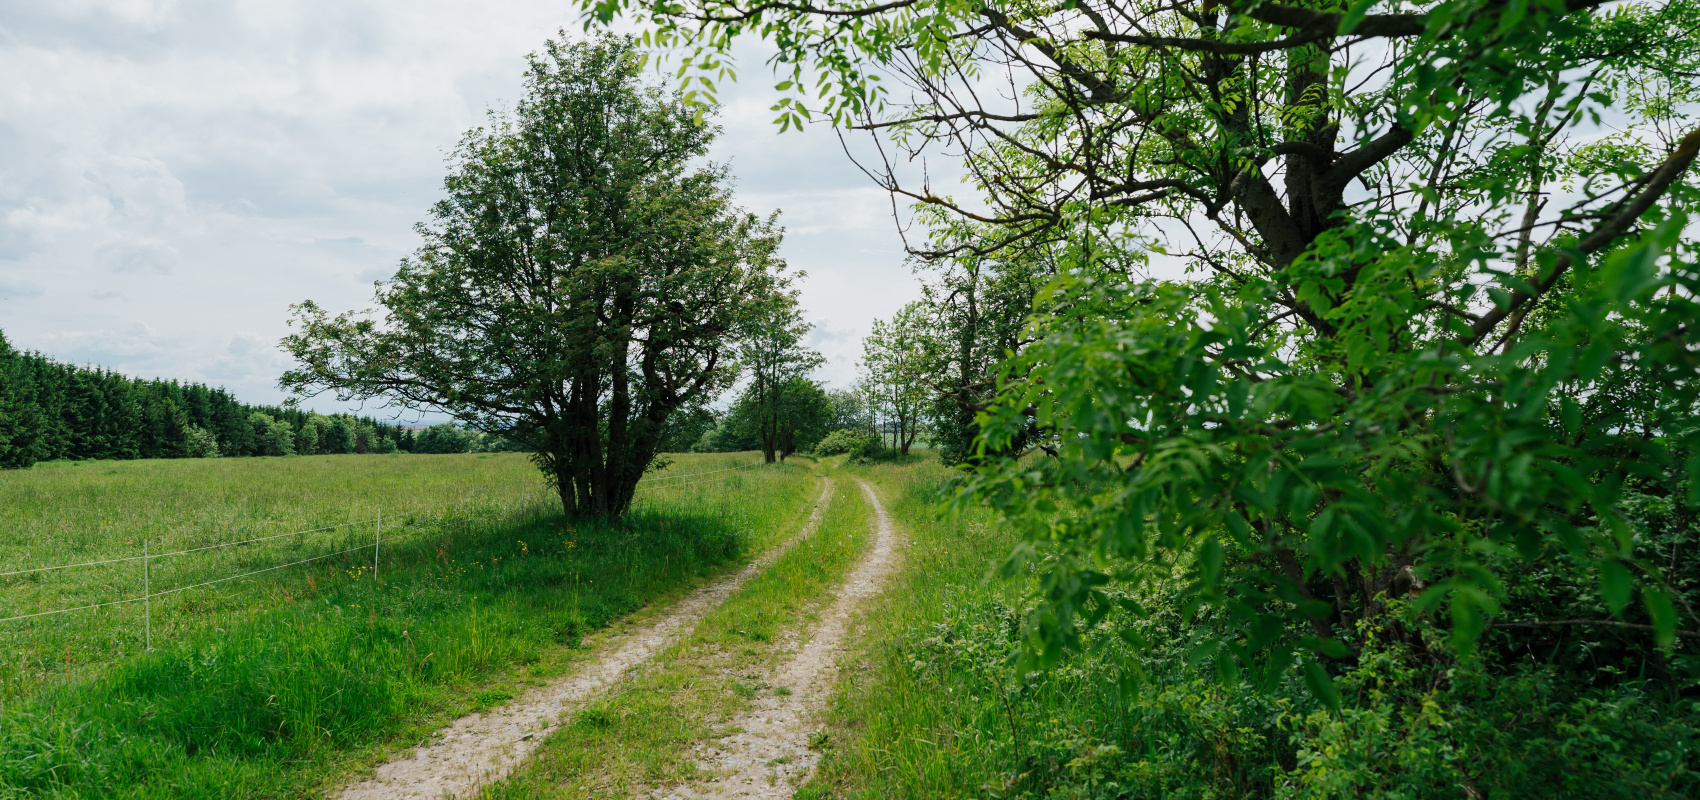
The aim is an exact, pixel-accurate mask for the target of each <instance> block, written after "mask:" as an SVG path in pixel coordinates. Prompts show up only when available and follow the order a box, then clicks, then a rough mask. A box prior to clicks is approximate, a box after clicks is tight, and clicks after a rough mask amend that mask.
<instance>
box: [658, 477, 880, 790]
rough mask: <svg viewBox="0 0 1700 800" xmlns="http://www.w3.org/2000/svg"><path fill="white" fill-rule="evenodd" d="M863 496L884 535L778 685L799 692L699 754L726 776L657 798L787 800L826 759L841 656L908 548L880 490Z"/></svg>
mask: <svg viewBox="0 0 1700 800" xmlns="http://www.w3.org/2000/svg"><path fill="white" fill-rule="evenodd" d="M856 482H857V483H859V484H861V486H862V493H863V494H866V495H867V497H868V504H869V505H871V506H872V507H873V509H874V518H875V520H876V524H877V526H878V527H877V529H876V533H875V539H874V547H873V550H872V552H870V553H869V554H868V556H867V557H866V558H865V559H863V560H862V563H860V564H858V565H857V566H856V569H855V571H854V572H851V573H850V576H849V577H848V578H847V579H845V581H844V585H843V587H842V588H841V589H840V590H839V592H838V597H837V598H836V599H835V600H834V601H833V603H832V606H831V607H830V608H828V609H827V610H826V612H825V613H824V614H822V615H821V619H820V622H818V623H816V625H815V627H814V629H813V630H811V631H810V632H809V636H808V642H807V644H804V645H803V647H802V649H801V650H799V651H797V654H796V655H795V656H792V658H791V660H790V661H788V662H786V663H785V664H784V665H783V666H781V667H780V668H779V670H778V672H777V673H776V674H775V675H774V677H773V679H772V683H773V685H774V686H777V687H784V688H786V689H790V690H791V694H790V695H787V696H779V695H764V696H762V697H760V698H758V699H757V700H756V701H755V707H754V708H751V709H750V710H749V711H748V712H746V713H744V714H743V715H741V716H739V717H738V718H737V719H735V720H733V721H732V722H730V723H728V725H727V729H728V730H732V731H737V732H736V733H733V734H732V735H730V736H726V737H724V738H722V739H720V740H719V741H718V742H716V743H715V744H713V745H711V746H707V747H704V748H702V749H701V750H700V751H699V753H698V762H697V763H698V766H699V767H700V768H702V769H704V770H707V771H710V772H713V773H715V774H717V775H718V777H716V778H715V779H714V780H712V781H709V782H707V783H704V784H698V785H695V786H677V787H673V788H672V789H670V790H663V791H657V792H654V793H653V796H657V797H662V798H729V797H737V798H755V799H756V800H784V798H789V797H791V796H792V795H793V794H795V793H796V791H797V785H799V784H801V783H802V782H803V781H804V780H805V779H807V778H808V776H809V773H810V772H812V771H813V770H814V768H815V764H816V762H818V761H819V760H820V753H819V752H817V751H816V750H813V749H810V747H809V739H810V737H811V736H812V735H813V732H814V730H815V728H814V724H815V718H816V717H817V715H818V714H819V712H820V711H821V710H822V709H823V708H825V707H826V701H827V698H828V697H829V696H830V695H831V692H832V687H833V684H834V683H836V682H837V678H838V666H839V665H838V660H839V655H840V654H841V653H842V652H843V651H844V648H845V644H846V640H848V639H849V638H850V633H851V623H852V621H853V618H854V617H855V616H856V613H857V610H858V609H860V608H861V607H862V605H863V604H864V603H865V602H866V601H868V600H869V599H871V598H872V597H874V596H875V595H877V594H879V593H880V592H881V591H882V590H884V588H885V584H886V583H887V581H888V580H889V578H890V577H891V575H892V573H893V572H895V571H896V568H897V554H896V551H897V549H898V548H899V546H900V543H899V542H898V541H897V535H896V533H894V532H893V530H892V525H891V518H890V517H889V516H887V515H886V512H885V507H884V506H882V505H880V501H879V496H878V495H876V494H875V493H874V489H873V487H872V486H869V485H868V482H867V481H864V480H862V479H860V478H857V479H856Z"/></svg>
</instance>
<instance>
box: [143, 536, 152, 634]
mask: <svg viewBox="0 0 1700 800" xmlns="http://www.w3.org/2000/svg"><path fill="white" fill-rule="evenodd" d="M149 572H150V570H149V569H148V537H146V536H143V537H142V624H143V626H144V628H145V630H146V634H145V635H146V637H147V649H149V650H152V649H153V581H152V576H151V575H150V574H149Z"/></svg>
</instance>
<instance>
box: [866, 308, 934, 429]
mask: <svg viewBox="0 0 1700 800" xmlns="http://www.w3.org/2000/svg"><path fill="white" fill-rule="evenodd" d="M926 323H927V319H926V316H925V309H924V307H923V306H921V304H919V303H911V304H909V305H907V306H904V307H903V308H902V309H901V310H899V311H898V312H897V313H896V314H894V315H893V316H892V318H891V320H890V321H889V322H887V321H885V320H877V319H876V320H874V325H873V331H872V332H871V333H869V334H868V336H867V338H865V339H863V340H862V370H863V372H864V374H865V375H866V376H867V378H866V383H867V385H868V386H869V387H870V389H871V391H873V392H874V393H876V394H877V396H878V397H879V398H880V407H881V408H882V409H884V410H885V411H886V412H887V414H888V416H887V419H888V420H889V422H890V424H891V426H892V443H891V446H892V449H893V450H896V451H897V452H899V453H901V454H903V455H908V454H909V446H910V445H912V444H914V443H915V439H916V437H917V436H919V435H920V431H921V427H920V416H921V409H922V407H923V406H924V405H925V403H926V400H927V396H928V394H929V392H928V387H927V385H926V383H925V380H926V365H927V362H928V360H929V359H928V354H927V352H926V346H927V344H928V337H927V333H926V331H925V330H924V326H925V324H926Z"/></svg>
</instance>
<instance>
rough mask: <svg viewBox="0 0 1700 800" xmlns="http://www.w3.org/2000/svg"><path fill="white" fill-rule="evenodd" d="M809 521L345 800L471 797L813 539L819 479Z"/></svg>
mask: <svg viewBox="0 0 1700 800" xmlns="http://www.w3.org/2000/svg"><path fill="white" fill-rule="evenodd" d="M822 484H823V485H822V487H821V493H820V496H819V497H818V498H817V499H816V500H815V504H814V510H813V512H812V513H811V514H810V516H809V521H808V522H807V524H805V525H804V526H803V528H802V529H801V530H800V531H799V532H798V533H797V535H795V536H792V537H790V538H789V539H787V540H786V541H785V542H784V543H783V544H781V545H780V546H778V547H776V548H773V549H772V550H770V551H768V552H767V553H766V554H764V555H763V556H762V557H761V558H759V559H757V560H756V561H755V562H753V563H751V564H750V565H748V566H746V567H745V568H743V569H741V570H739V571H737V572H735V573H733V574H731V575H728V576H726V577H724V578H721V579H719V580H717V581H714V582H712V583H710V584H708V585H706V586H704V587H702V588H700V589H697V590H696V591H695V592H692V593H691V594H690V595H688V596H686V597H685V598H684V599H682V600H680V601H679V602H678V603H677V604H676V605H675V606H674V607H673V608H672V609H670V610H669V611H667V612H665V613H663V614H660V615H657V616H655V617H653V618H651V619H649V620H646V621H645V622H644V623H642V624H640V625H638V626H636V627H635V628H633V629H631V630H628V631H625V632H623V633H621V634H619V635H616V636H612V637H609V640H608V641H606V642H605V643H604V644H603V647H602V648H601V649H602V651H603V652H602V653H601V654H600V655H599V656H597V657H596V658H595V659H594V660H592V661H591V662H590V663H589V664H587V665H586V666H585V667H583V668H582V669H580V670H578V671H576V672H575V673H574V674H571V675H568V676H565V677H563V678H561V679H558V680H556V681H553V682H551V683H549V684H548V685H545V686H543V687H541V688H538V689H535V690H533V691H531V692H529V693H527V694H526V695H525V696H523V697H521V698H518V699H517V700H515V701H514V702H512V703H509V704H508V705H505V706H502V707H500V708H496V709H492V710H490V711H487V712H485V713H481V714H472V715H469V716H466V717H462V718H461V719H459V720H456V721H455V722H454V724H452V725H450V726H449V727H448V729H446V730H445V731H444V732H443V734H442V735H441V737H440V738H439V739H438V741H437V742H436V743H434V744H431V745H429V746H426V747H421V748H418V749H417V750H416V751H414V752H413V753H411V754H408V755H406V756H404V757H400V758H396V759H393V760H391V761H389V762H388V763H385V764H383V765H382V766H380V767H379V768H378V770H377V773H376V774H375V775H374V776H373V777H371V778H369V779H367V780H364V781H361V782H359V783H356V784H354V785H352V786H349V787H347V788H346V789H345V790H343V792H342V793H341V794H340V795H339V797H341V798H342V799H343V800H392V799H395V798H414V797H445V796H448V797H466V796H468V795H470V794H472V793H473V792H475V791H477V790H478V789H479V788H481V787H483V786H484V785H486V784H489V783H491V782H494V781H499V780H501V779H502V778H504V777H506V776H507V774H508V773H509V772H510V771H512V770H513V768H514V767H515V766H516V765H517V764H519V763H521V762H523V761H524V760H525V759H526V758H527V757H528V756H529V755H530V754H531V751H532V750H534V749H535V748H536V746H537V745H538V744H539V743H540V742H542V741H543V739H544V738H545V737H546V736H548V735H549V734H550V733H551V732H553V731H554V730H555V729H556V728H557V727H559V726H560V723H561V719H562V716H563V714H565V713H566V712H567V711H569V710H571V709H572V708H575V707H577V706H579V705H582V704H583V703H585V702H586V701H587V700H589V699H590V698H591V697H593V696H594V695H595V694H596V693H597V692H598V691H600V690H604V689H606V688H607V687H609V686H611V685H613V684H614V683H616V682H617V681H619V680H620V679H621V678H622V677H623V676H625V675H626V674H627V672H629V671H630V670H632V669H635V668H637V667H639V666H641V665H643V664H644V663H646V662H648V661H649V660H650V659H651V658H652V657H654V655H655V654H656V653H658V652H661V651H662V650H664V649H666V648H667V647H669V646H671V645H672V644H673V643H675V642H677V641H678V640H679V638H680V637H681V636H683V635H685V634H686V633H688V632H689V631H690V630H692V629H693V628H694V627H695V626H696V625H697V623H698V622H700V621H701V620H702V619H703V617H705V616H707V615H708V614H709V613H710V612H711V611H713V610H714V609H716V608H718V607H719V606H720V605H721V604H722V603H724V602H725V600H726V598H728V597H730V596H731V595H732V594H733V593H734V592H736V591H737V590H738V589H739V587H741V586H743V585H744V583H745V582H747V581H748V580H749V579H750V578H752V577H754V576H755V575H757V574H758V573H760V572H761V571H762V570H763V569H765V568H766V567H767V566H768V565H770V564H772V563H773V562H774V561H775V560H777V559H778V558H780V557H781V556H783V555H784V554H785V552H786V551H788V550H789V549H790V547H791V545H792V544H794V543H796V542H798V541H800V540H802V539H806V538H808V537H809V536H811V535H813V533H814V531H815V529H816V528H818V527H819V526H820V522H821V519H822V518H823V517H824V515H825V513H826V509H827V505H828V504H829V503H830V502H831V499H832V481H831V479H822Z"/></svg>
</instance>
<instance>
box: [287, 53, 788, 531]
mask: <svg viewBox="0 0 1700 800" xmlns="http://www.w3.org/2000/svg"><path fill="white" fill-rule="evenodd" d="M640 69H641V58H640V57H639V56H638V55H636V54H635V53H634V52H633V47H632V43H631V42H630V40H628V39H621V38H615V37H612V36H603V37H599V38H597V39H595V40H593V41H586V42H578V43H567V42H564V41H552V42H549V43H548V44H547V45H546V47H545V48H544V50H543V52H541V53H538V54H535V55H533V56H532V57H531V59H530V68H529V71H528V73H527V76H526V95H525V97H524V99H522V100H521V101H520V102H519V103H518V104H517V106H516V108H515V109H514V110H513V111H512V112H511V113H495V112H493V113H492V115H491V119H490V123H489V125H488V126H487V127H484V128H479V129H476V130H473V131H471V132H469V133H468V134H467V135H466V136H465V138H464V139H463V140H462V141H461V143H460V145H459V147H458V148H457V149H456V150H455V151H454V156H453V170H452V172H451V174H450V175H449V177H448V178H447V180H446V181H445V183H444V189H445V192H446V195H447V196H446V197H445V198H444V199H443V200H442V201H440V202H438V203H437V204H436V205H435V206H434V207H433V208H432V210H431V216H430V221H429V222H427V223H424V224H421V225H420V226H419V233H420V235H421V236H422V237H423V238H424V240H425V244H424V245H423V246H421V247H420V249H419V250H418V252H417V253H416V254H415V255H414V256H413V257H411V258H409V259H406V260H404V261H403V262H402V264H401V266H400V268H399V269H398V271H397V273H396V275H395V277H394V278H392V279H391V280H389V281H386V282H382V283H380V284H379V286H378V290H377V297H376V299H377V304H378V306H380V307H381V309H382V312H381V314H380V315H377V316H373V315H370V314H362V313H352V312H351V313H343V314H339V315H336V316H332V315H330V314H328V313H327V312H325V311H324V310H322V309H320V308H319V307H318V306H317V305H315V304H313V303H312V302H311V301H308V302H305V303H302V304H301V305H299V306H297V307H296V310H297V314H296V318H295V324H296V325H298V326H299V331H298V332H297V333H295V334H293V335H291V336H290V337H288V338H287V339H286V340H285V346H286V347H287V349H288V350H289V352H290V353H291V354H292V355H293V356H295V358H296V359H297V360H298V362H299V366H298V367H297V368H295V369H293V370H291V371H289V372H288V373H286V374H285V376H284V378H283V384H284V385H285V386H286V387H287V388H290V389H293V390H295V391H299V392H306V393H312V392H322V391H331V392H334V393H335V394H336V395H337V396H338V397H342V398H383V399H386V400H388V401H390V402H392V403H395V404H398V405H401V406H403V407H407V408H419V409H426V408H429V409H437V410H441V411H443V412H445V413H447V414H449V415H451V416H452V417H454V418H455V419H457V420H459V421H461V422H462V423H464V424H466V425H468V426H470V427H472V428H476V429H478V430H482V431H486V432H491V433H500V434H501V435H502V436H505V437H507V438H509V439H512V440H514V441H517V442H519V443H521V444H523V445H525V446H526V447H528V448H530V449H532V450H533V451H534V455H535V458H536V461H537V463H538V465H539V467H540V468H541V469H542V470H543V472H544V473H545V474H546V475H547V476H548V477H549V478H550V479H551V480H552V481H553V482H554V483H555V485H556V487H557V488H558V490H559V493H560V497H561V503H562V505H563V508H564V509H565V510H566V511H567V512H568V513H570V514H575V515H596V516H617V515H619V514H621V513H623V512H624V511H625V510H626V508H627V507H628V506H629V505H630V503H631V499H632V494H633V491H634V490H635V488H636V487H637V483H638V481H639V479H640V478H641V477H642V476H643V474H644V472H645V470H646V469H648V468H649V467H650V465H651V464H652V462H653V460H654V458H655V455H656V453H657V449H658V447H659V446H660V443H661V441H662V438H663V436H664V435H665V432H666V426H667V422H668V420H669V418H670V417H671V416H672V415H673V413H674V412H675V411H677V410H679V409H681V408H685V407H688V406H690V405H691V404H692V403H694V402H696V401H699V400H701V399H703V398H705V397H711V396H713V395H714V394H716V393H718V392H720V391H722V390H724V389H725V388H727V387H728V386H730V385H731V383H732V382H733V380H734V379H735V378H736V376H737V365H736V363H735V361H734V358H733V356H734V348H735V347H736V346H737V345H738V343H739V342H740V341H742V340H743V337H744V335H745V332H746V331H748V330H749V329H750V328H751V327H752V326H754V325H756V324H757V323H758V322H760V321H762V320H766V319H770V318H772V317H773V316H774V315H775V314H777V313H779V310H780V309H782V308H786V307H789V306H790V305H791V304H793V303H794V300H793V298H792V290H791V289H790V288H789V280H790V278H789V276H788V275H787V274H786V273H785V265H784V263H783V262H782V261H781V260H780V259H779V258H778V257H777V256H776V255H775V250H776V248H777V247H778V245H779V241H780V232H779V230H778V228H777V227H776V226H775V223H774V220H773V219H772V218H768V219H762V218H758V217H756V216H754V215H752V214H748V213H746V212H743V211H740V210H739V209H738V208H736V207H735V206H734V205H733V202H732V198H731V194H730V190H729V189H728V187H727V184H728V176H727V173H726V170H725V169H724V167H721V166H717V165H713V164H705V163H704V162H703V158H704V156H705V154H706V152H707V148H708V145H709V143H710V142H711V141H712V140H713V138H714V136H715V134H716V129H715V128H714V127H713V126H711V125H709V124H708V123H707V122H705V121H704V120H703V119H702V118H701V117H700V116H699V115H698V113H697V109H695V108H693V107H690V106H688V105H686V104H685V103H683V102H682V101H681V99H680V98H679V97H677V96H676V95H672V94H668V93H666V92H663V91H662V90H660V89H659V88H656V87H653V86H645V85H644V84H643V83H642V81H641V80H640V79H639V72H640Z"/></svg>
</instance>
